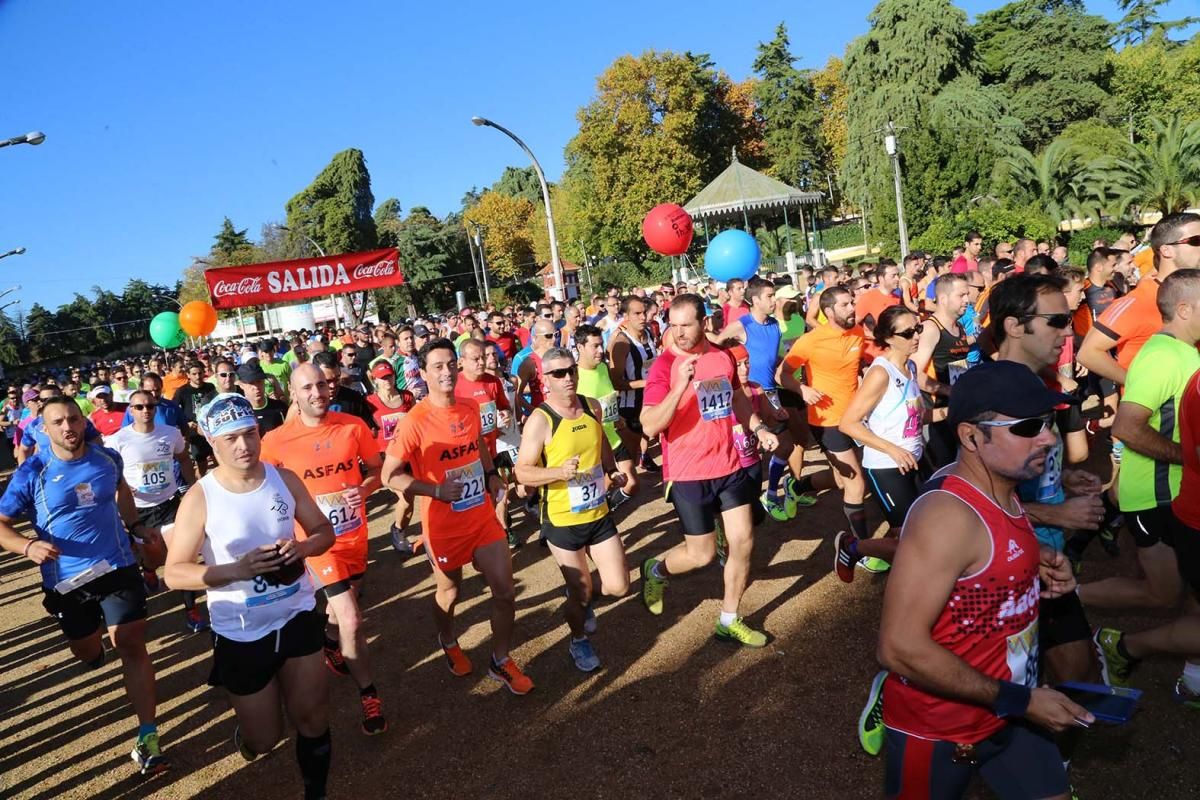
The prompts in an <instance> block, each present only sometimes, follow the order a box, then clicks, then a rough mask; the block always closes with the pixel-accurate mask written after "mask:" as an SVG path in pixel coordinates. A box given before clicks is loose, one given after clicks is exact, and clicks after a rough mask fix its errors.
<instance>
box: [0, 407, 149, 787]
mask: <svg viewBox="0 0 1200 800" xmlns="http://www.w3.org/2000/svg"><path fill="white" fill-rule="evenodd" d="M41 420H42V429H43V430H44V431H45V435H46V437H47V440H48V444H47V446H46V447H43V448H39V449H38V451H37V452H36V453H34V454H32V455H31V456H30V457H29V458H27V459H26V460H25V462H24V463H22V464H21V466H20V467H18V468H17V471H16V472H15V473H13V477H12V480H11V481H10V482H9V485H8V489H7V490H6V491H5V492H4V496H3V497H2V498H0V547H3V548H4V549H5V550H7V551H9V552H10V553H17V554H20V555H22V556H24V557H25V558H28V559H29V560H30V561H32V562H33V563H35V564H37V565H39V567H41V572H42V592H43V593H44V595H45V597H44V598H43V600H42V605H43V606H44V607H45V608H46V610H47V611H48V612H50V614H51V615H52V616H54V617H55V618H56V619H57V620H58V624H59V627H60V628H61V629H62V632H63V634H64V635H66V637H67V639H68V641H69V642H70V647H71V652H72V653H73V654H74V655H75V657H76V658H78V659H79V660H80V661H82V662H83V663H84V664H86V665H87V666H89V667H92V668H99V667H101V666H102V665H103V664H104V643H103V640H102V639H101V636H102V634H103V633H104V630H105V629H106V628H107V631H108V636H109V638H110V639H111V640H112V643H113V647H114V648H115V649H116V651H117V655H118V657H119V658H120V659H121V666H122V669H123V671H124V677H125V692H126V694H127V695H128V696H129V700H130V702H131V703H132V704H133V709H134V712H135V713H136V714H137V718H138V723H139V724H138V731H137V741H136V743H135V744H134V748H133V753H132V754H131V755H132V757H133V760H134V763H136V764H137V765H138V768H139V769H140V770H141V772H142V773H143V774H153V773H157V772H161V771H162V770H164V769H166V767H167V763H166V760H165V759H164V757H163V755H162V753H161V752H160V750H159V746H158V730H157V727H156V726H155V717H154V712H155V694H154V667H153V665H152V664H151V661H150V656H149V654H148V653H147V652H146V588H145V586H144V585H143V583H142V576H141V573H140V572H139V571H138V567H137V557H136V556H135V555H134V552H133V546H132V543H131V541H130V535H129V533H127V532H126V531H127V527H126V526H127V525H128V526H129V527H128V530H130V531H132V532H134V533H135V534H136V535H140V536H142V537H143V548H144V553H145V555H146V556H147V557H155V556H157V557H158V558H159V559H161V558H162V556H163V554H164V550H165V548H164V547H163V543H162V537H161V536H160V535H159V533H158V531H155V530H151V529H148V528H145V527H144V526H142V525H140V524H138V523H137V522H136V520H137V508H136V507H135V505H134V502H133V494H132V492H131V491H130V489H129V486H128V485H127V484H126V483H125V481H124V479H123V478H122V476H121V475H122V468H123V464H122V462H121V457H120V456H119V455H117V454H116V453H115V452H113V451H112V450H108V449H106V448H104V447H100V446H98V445H90V444H88V443H87V442H86V441H85V437H84V419H83V413H82V412H81V411H80V410H79V406H78V405H77V404H76V403H75V402H74V401H73V400H70V399H68V398H65V397H62V396H58V397H51V398H48V399H47V400H46V402H44V403H43V404H42V410H41ZM20 517H26V518H28V519H29V520H30V522H31V523H32V525H33V529H34V532H35V533H36V534H37V538H35V539H27V538H26V537H24V536H22V535H21V534H19V533H17V531H16V530H15V528H14V527H13V525H14V523H15V522H16V520H17V519H18V518H20Z"/></svg>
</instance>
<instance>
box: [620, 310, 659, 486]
mask: <svg viewBox="0 0 1200 800" xmlns="http://www.w3.org/2000/svg"><path fill="white" fill-rule="evenodd" d="M621 315H622V322H621V324H620V326H618V327H617V329H616V330H615V331H614V332H613V334H612V335H611V336H610V337H609V339H608V357H609V362H610V363H611V364H612V367H613V368H612V372H610V373H609V377H611V378H612V382H613V386H614V387H615V388H616V390H617V391H618V392H620V396H619V397H618V402H617V410H618V412H617V413H619V414H620V415H621V418H622V419H623V420H625V427H624V429H623V430H622V431H621V440H622V441H623V442H625V449H626V450H628V451H629V454H630V455H631V456H633V457H634V458H635V459H636V460H637V461H638V466H640V467H641V468H642V469H644V470H646V471H647V472H659V471H660V468H659V466H658V465H657V464H655V463H654V459H652V458H650V456H649V454H648V453H647V452H646V450H645V447H646V445H647V444H649V438H650V437H649V436H647V435H646V434H645V432H644V431H643V430H642V421H641V415H642V405H643V393H644V391H645V388H646V377H647V376H648V375H649V374H650V370H651V368H652V367H653V364H654V361H655V358H656V356H657V355H658V347H657V343H656V342H655V341H654V339H653V337H651V336H650V333H649V331H648V330H647V329H646V301H645V300H643V299H642V298H640V297H626V298H625V299H624V300H622V301H621Z"/></svg>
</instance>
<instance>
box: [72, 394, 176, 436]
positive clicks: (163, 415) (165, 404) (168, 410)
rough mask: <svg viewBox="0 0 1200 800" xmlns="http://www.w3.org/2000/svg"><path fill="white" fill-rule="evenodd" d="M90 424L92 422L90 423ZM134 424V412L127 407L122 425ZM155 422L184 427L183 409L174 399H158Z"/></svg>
mask: <svg viewBox="0 0 1200 800" xmlns="http://www.w3.org/2000/svg"><path fill="white" fill-rule="evenodd" d="M89 424H90V423H89ZM132 424H133V412H132V411H130V410H129V409H125V417H124V418H123V419H122V420H121V427H122V428H124V427H126V426H127V425H132ZM154 424H155V425H167V426H168V427H171V428H179V429H180V430H183V429H184V425H183V409H181V408H180V407H179V406H178V404H176V403H175V401H173V400H168V399H167V398H165V397H164V398H162V399H161V400H159V401H158V406H157V407H156V408H155V409H154Z"/></svg>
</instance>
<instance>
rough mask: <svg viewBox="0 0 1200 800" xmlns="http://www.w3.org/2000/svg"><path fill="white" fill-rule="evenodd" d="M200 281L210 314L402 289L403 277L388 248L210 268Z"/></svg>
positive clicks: (397, 260) (394, 252) (395, 256)
mask: <svg viewBox="0 0 1200 800" xmlns="http://www.w3.org/2000/svg"><path fill="white" fill-rule="evenodd" d="M204 280H205V281H207V282H208V293H209V294H210V295H211V296H212V304H213V306H214V307H215V308H239V307H241V306H261V305H267V304H269V303H288V302H292V301H295V300H303V299H305V298H307V297H325V296H327V295H331V294H346V293H347V292H359V291H362V290H363V289H378V288H380V287H381V286H399V285H400V284H402V283H404V275H403V274H402V273H401V272H400V252H399V251H398V250H396V249H395V248H389V249H387V250H371V251H369V252H366V253H345V254H343V255H338V256H326V257H324V258H297V259H294V260H292V261H273V262H270V263H267V264H250V265H248V266H244V267H214V268H212V269H206V270H205V271H204Z"/></svg>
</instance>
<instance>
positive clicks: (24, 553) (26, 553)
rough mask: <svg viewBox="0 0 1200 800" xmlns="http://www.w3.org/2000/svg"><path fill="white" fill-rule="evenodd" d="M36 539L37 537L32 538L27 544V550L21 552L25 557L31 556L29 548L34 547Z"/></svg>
mask: <svg viewBox="0 0 1200 800" xmlns="http://www.w3.org/2000/svg"><path fill="white" fill-rule="evenodd" d="M36 541H37V539H30V540H29V543H28V544H26V545H25V551H24V552H23V553H21V555H22V556H24V557H25V558H29V548H31V547H33V543H34V542H36Z"/></svg>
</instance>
